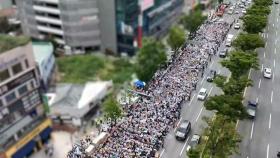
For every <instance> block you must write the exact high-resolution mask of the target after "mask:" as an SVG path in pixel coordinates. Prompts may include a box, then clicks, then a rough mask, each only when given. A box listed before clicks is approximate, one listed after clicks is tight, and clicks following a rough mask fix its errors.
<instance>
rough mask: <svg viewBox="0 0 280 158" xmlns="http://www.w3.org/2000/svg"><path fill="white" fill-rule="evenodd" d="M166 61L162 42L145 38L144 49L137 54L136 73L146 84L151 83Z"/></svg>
mask: <svg viewBox="0 0 280 158" xmlns="http://www.w3.org/2000/svg"><path fill="white" fill-rule="evenodd" d="M166 59H167V57H166V53H165V49H164V45H163V44H162V43H161V42H160V41H156V40H155V39H153V38H144V39H143V47H142V48H141V49H140V52H139V53H138V54H137V61H136V68H135V71H136V74H137V76H138V78H139V79H141V80H143V81H146V82H147V81H149V80H150V79H151V78H152V76H153V75H154V73H155V72H156V71H157V69H158V68H159V66H160V64H162V63H164V62H165V61H166Z"/></svg>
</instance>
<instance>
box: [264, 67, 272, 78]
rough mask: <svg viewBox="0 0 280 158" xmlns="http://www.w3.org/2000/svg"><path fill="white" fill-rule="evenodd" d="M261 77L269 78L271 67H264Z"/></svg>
mask: <svg viewBox="0 0 280 158" xmlns="http://www.w3.org/2000/svg"><path fill="white" fill-rule="evenodd" d="M263 77H264V78H268V79H271V77H272V72H271V68H264V71H263Z"/></svg>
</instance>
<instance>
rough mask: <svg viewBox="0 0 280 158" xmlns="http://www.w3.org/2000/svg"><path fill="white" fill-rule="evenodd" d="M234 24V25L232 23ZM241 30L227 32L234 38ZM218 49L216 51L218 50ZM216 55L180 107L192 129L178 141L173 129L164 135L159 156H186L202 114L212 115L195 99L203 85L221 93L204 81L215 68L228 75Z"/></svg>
mask: <svg viewBox="0 0 280 158" xmlns="http://www.w3.org/2000/svg"><path fill="white" fill-rule="evenodd" d="M237 10H238V11H239V12H241V9H240V8H238V9H237ZM239 15H240V14H233V15H228V14H225V15H224V16H223V19H224V20H226V21H228V22H232V21H233V20H234V18H236V19H238V18H237V17H238V16H239ZM233 26H234V25H233ZM240 31H241V30H236V29H234V28H233V27H232V28H231V29H230V31H229V34H233V35H234V38H235V37H236V36H237V34H238V33H239V32H240ZM224 49H225V43H222V45H221V46H220V48H219V51H220V50H224ZM219 51H218V52H219ZM218 52H217V55H216V56H214V57H213V58H212V61H211V62H210V63H209V66H208V68H207V69H206V71H205V73H204V76H203V78H200V81H199V82H198V86H197V89H196V91H195V92H194V93H193V95H192V98H191V101H190V102H187V103H185V105H184V106H183V108H182V111H181V119H180V121H181V120H189V121H190V122H191V124H192V130H191V133H190V134H189V137H188V138H187V140H186V141H184V142H179V141H177V140H176V139H175V135H174V132H175V130H174V131H172V132H170V133H169V135H168V136H167V137H166V140H165V145H164V149H163V150H162V151H161V158H170V157H172V158H178V157H182V158H183V157H187V156H186V147H187V145H188V143H189V141H190V138H191V137H192V135H193V134H201V133H202V132H203V129H204V127H205V123H204V121H203V120H202V118H203V117H204V116H213V113H212V112H210V111H207V110H205V108H204V106H203V101H199V100H197V93H198V92H199V90H200V89H201V88H202V87H203V88H206V89H207V91H208V95H210V96H213V95H216V94H221V92H222V91H221V90H220V89H219V88H217V87H216V86H215V84H214V83H209V82H207V81H206V77H207V74H208V73H209V71H210V70H216V71H217V73H219V74H221V75H224V76H227V77H229V75H230V72H229V71H228V70H227V69H226V68H223V67H222V66H221V64H220V61H221V60H222V58H220V57H218Z"/></svg>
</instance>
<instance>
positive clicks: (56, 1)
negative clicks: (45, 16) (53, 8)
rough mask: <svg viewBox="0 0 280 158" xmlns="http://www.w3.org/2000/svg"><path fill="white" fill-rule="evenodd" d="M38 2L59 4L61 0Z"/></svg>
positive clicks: (40, 0) (41, 0)
mask: <svg viewBox="0 0 280 158" xmlns="http://www.w3.org/2000/svg"><path fill="white" fill-rule="evenodd" d="M37 1H38V2H46V3H55V4H58V2H59V0H37Z"/></svg>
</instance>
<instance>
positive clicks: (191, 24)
mask: <svg viewBox="0 0 280 158" xmlns="http://www.w3.org/2000/svg"><path fill="white" fill-rule="evenodd" d="M206 19H207V17H206V16H203V15H202V11H201V10H198V9H197V10H194V11H193V12H191V13H190V14H189V15H184V16H183V17H182V19H181V23H182V24H183V25H184V27H185V29H187V30H189V31H190V32H192V33H193V32H195V31H196V30H197V29H198V27H199V26H200V25H201V24H202V23H203V22H204V20H206Z"/></svg>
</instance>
